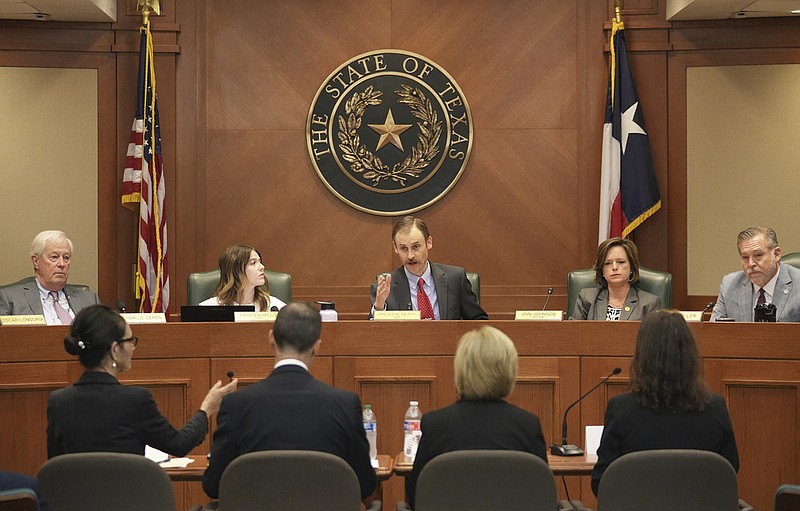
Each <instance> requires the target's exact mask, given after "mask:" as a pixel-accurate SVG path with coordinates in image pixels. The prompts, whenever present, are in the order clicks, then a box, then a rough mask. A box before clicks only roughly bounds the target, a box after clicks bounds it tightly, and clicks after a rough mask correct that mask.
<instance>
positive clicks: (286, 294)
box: [186, 269, 292, 305]
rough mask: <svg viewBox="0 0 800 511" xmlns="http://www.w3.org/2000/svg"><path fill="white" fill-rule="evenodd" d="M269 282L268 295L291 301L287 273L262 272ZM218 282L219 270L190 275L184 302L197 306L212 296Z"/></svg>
mask: <svg viewBox="0 0 800 511" xmlns="http://www.w3.org/2000/svg"><path fill="white" fill-rule="evenodd" d="M264 274H265V275H266V276H267V282H269V293H270V294H271V295H272V296H274V297H276V298H280V299H281V300H283V301H284V302H286V303H289V302H291V301H292V276H291V275H289V274H288V273H282V272H278V271H270V270H264ZM218 282H219V269H216V270H211V271H204V272H197V273H190V274H189V278H188V279H187V280H186V301H187V302H188V305H197V304H199V303H200V302H202V301H203V300H206V299H208V298H211V297H212V296H214V291H215V290H216V289H217V283H218Z"/></svg>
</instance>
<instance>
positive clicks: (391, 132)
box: [367, 108, 411, 151]
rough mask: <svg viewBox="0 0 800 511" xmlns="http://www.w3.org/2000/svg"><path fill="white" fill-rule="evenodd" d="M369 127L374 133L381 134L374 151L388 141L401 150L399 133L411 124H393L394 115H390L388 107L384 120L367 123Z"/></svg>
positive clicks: (401, 143) (401, 144)
mask: <svg viewBox="0 0 800 511" xmlns="http://www.w3.org/2000/svg"><path fill="white" fill-rule="evenodd" d="M367 126H369V127H370V128H372V129H373V130H374V131H375V133H377V134H378V135H380V136H381V139H380V140H378V147H376V148H375V151H378V150H380V148H381V147H383V146H385V145H386V144H388V143H389V142H391V143H392V144H394V146H395V147H397V148H398V149H400V150H401V151H402V150H403V142H401V141H400V135H401V134H402V133H403V132H404V131H405V130H407V129H408V128H410V127H411V124H395V123H394V116H393V115H392V109H391V108H390V109H389V113H387V114H386V120H385V121H384V122H383V124H367Z"/></svg>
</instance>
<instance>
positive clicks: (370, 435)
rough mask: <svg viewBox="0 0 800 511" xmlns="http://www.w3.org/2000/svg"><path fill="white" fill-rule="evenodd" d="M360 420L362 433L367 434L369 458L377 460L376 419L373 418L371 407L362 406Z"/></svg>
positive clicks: (373, 413)
mask: <svg viewBox="0 0 800 511" xmlns="http://www.w3.org/2000/svg"><path fill="white" fill-rule="evenodd" d="M362 418H363V421H364V432H365V433H366V434H367V441H368V442H369V458H370V459H372V460H376V459H378V419H377V417H375V412H373V411H372V405H364V412H363V413H362Z"/></svg>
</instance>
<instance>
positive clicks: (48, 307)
mask: <svg viewBox="0 0 800 511" xmlns="http://www.w3.org/2000/svg"><path fill="white" fill-rule="evenodd" d="M71 262H72V241H70V239H69V238H67V236H66V234H64V233H63V232H61V231H42V232H40V233H39V234H37V235H36V237H35V238H34V239H33V243H32V244H31V263H32V264H33V275H34V277H35V278H34V279H33V281H32V282H23V283H22V284H17V285H15V286H9V287H6V288H3V289H0V316H21V315H43V316H44V319H45V322H46V323H47V324H48V325H69V324H71V323H72V320H73V319H74V318H75V314H77V313H78V312H80V310H81V309H83V308H84V307H88V306H89V305H94V304H96V303H100V298H98V296H97V295H96V294H94V293H92V292H91V291H89V290H88V289H85V288H84V287H81V286H70V285H68V284H67V280H68V279H69V267H70V263H71Z"/></svg>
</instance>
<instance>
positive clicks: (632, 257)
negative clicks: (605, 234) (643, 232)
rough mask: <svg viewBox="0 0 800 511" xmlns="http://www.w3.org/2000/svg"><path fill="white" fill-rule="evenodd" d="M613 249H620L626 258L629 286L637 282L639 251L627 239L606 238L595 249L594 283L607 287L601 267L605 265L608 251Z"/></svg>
mask: <svg viewBox="0 0 800 511" xmlns="http://www.w3.org/2000/svg"><path fill="white" fill-rule="evenodd" d="M614 247H622V249H623V250H625V254H626V255H627V256H628V262H629V263H630V265H631V277H630V279H629V281H630V283H631V284H635V283H637V282H639V249H638V248H636V243H634V242H633V241H631V240H629V239H627V238H608V239H607V240H605V241H604V242H602V243H600V245H599V246H598V247H597V259H595V261H594V266H593V267H592V269H593V270H594V281H595V282H597V283H598V284H600V285H601V286H603V287H605V286H607V285H608V282H606V278H605V277H604V276H603V265H605V263H606V257H607V256H608V251H609V250H611V249H612V248H614Z"/></svg>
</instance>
